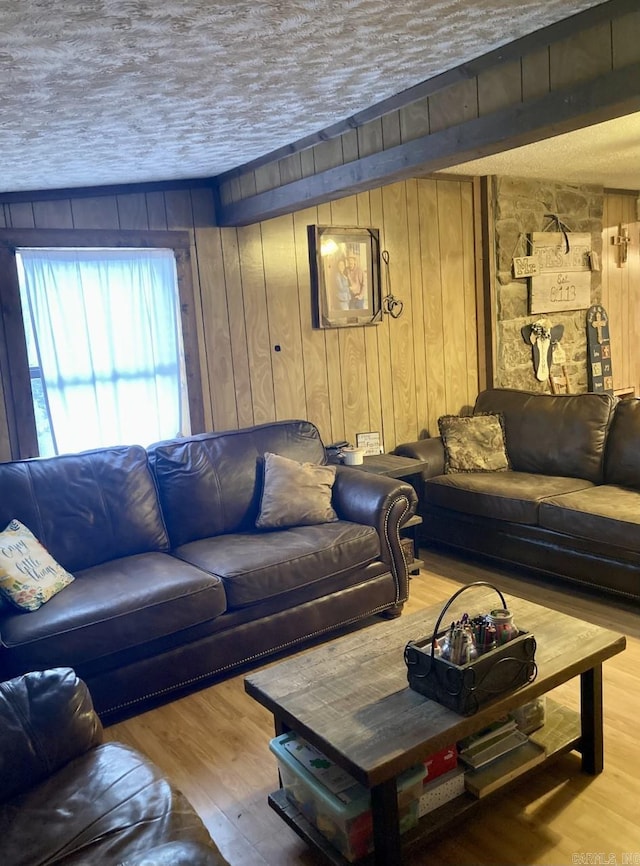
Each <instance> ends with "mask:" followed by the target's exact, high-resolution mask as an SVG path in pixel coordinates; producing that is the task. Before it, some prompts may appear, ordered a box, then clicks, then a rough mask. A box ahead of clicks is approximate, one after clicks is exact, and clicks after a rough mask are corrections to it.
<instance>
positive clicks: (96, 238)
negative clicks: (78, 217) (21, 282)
mask: <svg viewBox="0 0 640 866" xmlns="http://www.w3.org/2000/svg"><path fill="white" fill-rule="evenodd" d="M190 244H191V236H190V234H189V232H187V231H162V230H156V231H146V230H138V229H0V246H3V247H8V248H10V249H16V247H45V246H48V247H65V246H67V247H141V248H143V249H146V248H147V247H165V248H168V247H171V248H172V249H182V248H186V249H187V250H188V249H189V248H190Z"/></svg>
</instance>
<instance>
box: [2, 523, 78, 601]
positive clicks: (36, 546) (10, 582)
mask: <svg viewBox="0 0 640 866" xmlns="http://www.w3.org/2000/svg"><path fill="white" fill-rule="evenodd" d="M72 580H74V577H73V575H72V574H69V572H68V571H65V570H64V568H63V567H62V566H61V565H59V564H58V563H57V562H56V561H55V559H54V558H53V557H52V556H51V554H49V553H48V552H47V551H46V550H45V549H44V547H43V546H42V545H41V544H40V542H39V541H38V539H37V538H36V537H35V535H34V534H33V533H32V532H30V531H29V530H28V529H27V527H26V526H24V525H23V524H22V523H20V521H19V520H12V521H11V523H10V524H9V525H8V526H7V527H6V529H5V530H4V531H3V532H0V593H1V594H2V595H3V596H4V597H5V598H6V599H8V600H9V601H10V602H12V603H13V604H15V605H16V607H19V608H20V609H21V610H37V609H38V608H39V607H40V606H41V605H43V604H44V603H45V601H49V599H50V598H51V597H52V596H54V595H55V594H56V593H57V592H60V590H61V589H64V588H65V586H68V585H69V584H70V583H71V581H72Z"/></svg>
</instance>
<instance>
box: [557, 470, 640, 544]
mask: <svg viewBox="0 0 640 866" xmlns="http://www.w3.org/2000/svg"><path fill="white" fill-rule="evenodd" d="M638 496H639V494H638V492H637V491H636V490H630V489H629V488H625V487H617V486H615V485H612V484H602V485H600V486H598V487H594V488H592V489H591V490H578V491H575V492H573V493H566V494H564V495H562V496H554V497H549V498H548V499H546V500H545V501H544V502H542V503H541V505H540V525H541V526H543V527H544V528H545V529H553V530H554V531H555V532H563V533H564V534H565V535H570V536H576V537H578V538H586V539H588V540H589V541H591V542H595V543H596V544H603V545H604V546H605V547H607V548H608V547H611V545H613V546H614V547H620V548H622V549H624V550H633V551H634V552H636V553H640V507H638Z"/></svg>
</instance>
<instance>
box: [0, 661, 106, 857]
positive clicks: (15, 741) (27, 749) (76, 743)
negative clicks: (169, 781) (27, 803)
mask: <svg viewBox="0 0 640 866" xmlns="http://www.w3.org/2000/svg"><path fill="white" fill-rule="evenodd" d="M101 742H102V724H101V723H100V720H99V718H98V717H97V715H96V714H95V713H94V712H93V704H92V702H91V696H90V695H89V690H88V689H87V686H86V685H85V683H83V682H82V681H81V680H79V679H78V677H77V676H76V674H75V672H74V671H73V670H71V668H54V669H52V670H45V671H30V672H29V673H27V674H24V675H23V676H19V677H15V678H14V679H10V680H7V681H6V682H3V683H0V802H1V803H4V802H6V801H7V800H9V799H11V798H12V797H16V796H18V795H19V794H24V793H25V791H28V790H29V788H32V787H33V786H34V785H37V784H39V783H40V782H42V781H43V780H44V779H46V778H47V777H48V776H50V775H51V774H52V773H55V772H56V770H59V769H60V768H61V767H63V766H64V765H65V764H68V763H69V761H72V760H73V759H74V758H76V757H78V755H81V754H82V753H83V752H85V751H87V749H90V748H93V746H97V745H98V744H99V743H101ZM2 838H3V836H2V834H0V839H2ZM1 846H2V842H0V848H1ZM3 862H6V861H3Z"/></svg>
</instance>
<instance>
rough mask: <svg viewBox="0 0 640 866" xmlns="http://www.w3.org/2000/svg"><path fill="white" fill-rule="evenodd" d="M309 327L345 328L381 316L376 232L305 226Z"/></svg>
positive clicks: (373, 322)
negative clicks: (310, 317) (309, 276)
mask: <svg viewBox="0 0 640 866" xmlns="http://www.w3.org/2000/svg"><path fill="white" fill-rule="evenodd" d="M307 234H308V240H309V267H310V270H311V292H312V301H313V303H312V312H313V326H314V327H315V328H348V327H353V326H354V325H355V326H357V325H374V324H378V323H379V322H380V321H382V303H381V294H380V232H379V231H378V229H375V228H360V227H357V226H354V227H342V226H316V225H310V226H308V227H307Z"/></svg>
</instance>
